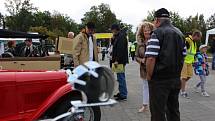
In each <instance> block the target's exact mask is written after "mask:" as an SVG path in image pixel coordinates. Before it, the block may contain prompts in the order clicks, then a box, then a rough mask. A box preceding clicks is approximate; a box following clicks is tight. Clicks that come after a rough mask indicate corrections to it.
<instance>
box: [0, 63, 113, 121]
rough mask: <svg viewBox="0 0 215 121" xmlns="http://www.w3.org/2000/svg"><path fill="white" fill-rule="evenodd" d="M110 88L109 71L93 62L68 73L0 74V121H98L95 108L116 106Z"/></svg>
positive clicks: (2, 72) (9, 71)
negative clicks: (57, 120)
mask: <svg viewBox="0 0 215 121" xmlns="http://www.w3.org/2000/svg"><path fill="white" fill-rule="evenodd" d="M69 72H70V71H69ZM113 87H114V78H113V75H112V73H111V71H110V70H109V69H107V68H106V67H102V66H100V65H99V64H97V63H95V62H88V63H86V64H85V66H82V65H81V66H79V67H77V68H76V69H74V70H73V72H70V73H68V72H67V73H66V71H63V70H62V71H15V70H0V97H1V100H0V109H1V110H0V121H10V120H13V121H35V120H50V119H51V120H52V121H55V120H56V119H59V120H63V121H100V118H101V111H100V107H99V106H104V105H110V104H115V103H116V102H114V101H113V100H110V98H111V96H112V94H113ZM59 117H60V118H59Z"/></svg>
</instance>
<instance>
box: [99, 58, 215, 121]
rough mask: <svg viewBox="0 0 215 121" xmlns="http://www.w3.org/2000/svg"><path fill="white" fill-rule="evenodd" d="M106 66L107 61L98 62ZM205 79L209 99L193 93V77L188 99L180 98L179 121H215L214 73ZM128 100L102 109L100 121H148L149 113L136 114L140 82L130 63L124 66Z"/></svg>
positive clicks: (137, 70) (137, 73) (134, 65)
mask: <svg viewBox="0 0 215 121" xmlns="http://www.w3.org/2000/svg"><path fill="white" fill-rule="evenodd" d="M100 63H101V64H104V65H108V62H107V61H103V62H100ZM210 72H211V73H210V76H208V77H207V82H206V89H207V91H208V93H209V94H210V97H209V98H207V97H202V96H201V95H200V93H195V92H194V90H193V87H194V85H195V84H196V83H197V82H198V80H199V78H198V77H197V76H194V77H193V78H192V79H191V80H189V82H188V92H189V96H190V99H184V98H182V97H180V112H181V121H215V71H210ZM126 78H127V86H128V92H129V94H128V100H127V101H125V102H120V103H118V104H117V105H115V106H114V107H104V108H102V121H150V112H149V111H148V112H145V113H138V109H139V108H140V106H141V104H142V81H141V80H140V77H139V66H138V64H137V63H136V62H130V64H128V65H127V66H126Z"/></svg>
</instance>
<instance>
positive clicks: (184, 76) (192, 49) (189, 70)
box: [181, 30, 202, 98]
mask: <svg viewBox="0 0 215 121" xmlns="http://www.w3.org/2000/svg"><path fill="white" fill-rule="evenodd" d="M201 37H202V33H201V31H199V30H195V31H194V32H193V33H192V36H191V35H189V36H188V37H187V38H186V47H187V55H186V57H185V59H184V66H183V68H182V71H181V96H182V97H185V98H189V97H188V94H187V92H186V90H185V89H186V83H187V81H188V80H189V79H190V78H191V77H192V76H193V66H192V64H193V63H194V61H195V54H196V51H197V44H196V42H197V41H200V40H201Z"/></svg>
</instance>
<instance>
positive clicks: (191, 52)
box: [184, 37, 197, 64]
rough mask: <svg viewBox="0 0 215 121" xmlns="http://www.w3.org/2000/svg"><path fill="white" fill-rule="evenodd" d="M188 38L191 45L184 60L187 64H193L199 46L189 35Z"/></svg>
mask: <svg viewBox="0 0 215 121" xmlns="http://www.w3.org/2000/svg"><path fill="white" fill-rule="evenodd" d="M186 39H189V42H191V43H189V44H190V47H189V48H188V49H187V55H186V57H185V60H184V62H185V63H187V64H192V63H193V62H194V61H195V54H196V50H197V46H196V43H195V42H193V40H192V37H188V38H186Z"/></svg>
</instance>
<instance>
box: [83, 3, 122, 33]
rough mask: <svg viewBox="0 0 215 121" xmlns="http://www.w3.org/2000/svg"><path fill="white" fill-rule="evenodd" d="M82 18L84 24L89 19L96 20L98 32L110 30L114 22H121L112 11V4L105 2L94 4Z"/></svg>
mask: <svg viewBox="0 0 215 121" xmlns="http://www.w3.org/2000/svg"><path fill="white" fill-rule="evenodd" d="M81 20H82V24H84V25H85V24H86V23H87V22H89V21H91V22H94V23H95V25H96V32H109V29H110V27H111V25H112V24H113V23H120V21H119V20H118V19H117V18H116V15H115V14H114V13H113V12H112V11H111V9H110V6H109V5H108V4H103V3H102V4H101V5H99V6H92V7H91V8H90V11H89V12H86V13H85V14H84V18H82V19H81Z"/></svg>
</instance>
